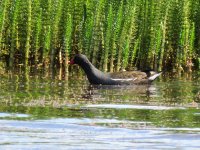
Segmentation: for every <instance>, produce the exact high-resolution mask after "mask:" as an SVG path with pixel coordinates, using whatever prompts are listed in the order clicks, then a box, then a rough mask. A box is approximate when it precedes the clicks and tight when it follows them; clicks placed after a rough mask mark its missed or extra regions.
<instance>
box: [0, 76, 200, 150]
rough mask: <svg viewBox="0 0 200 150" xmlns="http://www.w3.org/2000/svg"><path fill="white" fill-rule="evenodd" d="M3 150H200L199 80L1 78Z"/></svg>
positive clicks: (1, 135) (0, 113)
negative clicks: (128, 82) (110, 82)
mask: <svg viewBox="0 0 200 150" xmlns="http://www.w3.org/2000/svg"><path fill="white" fill-rule="evenodd" d="M0 82H1V83H0V88H1V90H0V104H1V105H0V139H1V140H0V149H47V148H48V149H76V150H77V149H188V150H191V149H200V142H199V141H200V140H199V139H200V110H199V100H200V95H199V91H200V86H199V85H200V80H199V79H198V76H196V75H191V76H187V77H185V76H184V77H179V78H177V77H173V78H170V79H169V78H168V77H162V78H160V79H158V80H157V81H156V82H154V83H153V84H152V85H148V86H147V85H140V86H134V85H133V86H90V85H89V84H88V82H87V80H85V78H78V77H73V78H72V77H71V78H70V79H69V80H58V79H50V78H42V77H38V76H34V77H29V80H24V79H23V77H20V76H14V77H12V78H8V77H1V81H0Z"/></svg>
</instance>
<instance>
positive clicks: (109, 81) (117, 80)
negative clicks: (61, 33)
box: [70, 54, 161, 85]
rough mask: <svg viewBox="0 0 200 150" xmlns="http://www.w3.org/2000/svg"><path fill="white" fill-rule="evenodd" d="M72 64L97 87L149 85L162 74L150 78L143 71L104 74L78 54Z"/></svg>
mask: <svg viewBox="0 0 200 150" xmlns="http://www.w3.org/2000/svg"><path fill="white" fill-rule="evenodd" d="M70 64H78V65H79V66H80V67H81V68H82V69H83V70H84V72H85V73H86V75H87V78H88V80H89V82H90V83H91V84H97V85H100V84H101V85H125V84H127V85H130V84H149V83H151V82H152V81H153V80H155V79H156V78H157V77H158V76H159V75H160V74H161V73H156V74H154V75H152V76H149V75H148V74H147V73H145V72H141V71H121V72H115V73H103V72H102V71H100V70H98V69H97V68H96V67H95V66H94V65H93V64H92V63H91V62H90V61H89V60H88V58H87V57H86V56H85V55H82V54H76V55H75V57H74V58H73V59H72V60H71V61H70Z"/></svg>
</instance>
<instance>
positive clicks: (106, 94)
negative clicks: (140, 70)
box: [82, 84, 157, 101]
mask: <svg viewBox="0 0 200 150" xmlns="http://www.w3.org/2000/svg"><path fill="white" fill-rule="evenodd" d="M156 91H157V90H156V86H154V85H153V84H152V85H124V86H117V85H88V87H87V88H85V90H84V92H83V94H82V98H84V99H88V100H102V99H103V101H105V100H106V101H108V100H119V99H121V101H122V100H123V99H125V100H129V101H131V100H135V99H137V100H138V99H141V100H143V101H149V100H150V98H151V97H152V96H153V95H155V94H156Z"/></svg>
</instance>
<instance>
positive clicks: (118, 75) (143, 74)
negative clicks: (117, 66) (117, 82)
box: [109, 71, 147, 80]
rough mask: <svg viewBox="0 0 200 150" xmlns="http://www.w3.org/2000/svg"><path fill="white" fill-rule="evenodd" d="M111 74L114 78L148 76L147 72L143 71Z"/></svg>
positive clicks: (142, 77)
mask: <svg viewBox="0 0 200 150" xmlns="http://www.w3.org/2000/svg"><path fill="white" fill-rule="evenodd" d="M109 76H110V77H111V78H112V79H137V80H138V79H139V80H140V79H145V78H147V74H146V73H145V72H141V71H121V72H114V73H110V74H109Z"/></svg>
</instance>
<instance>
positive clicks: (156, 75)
mask: <svg viewBox="0 0 200 150" xmlns="http://www.w3.org/2000/svg"><path fill="white" fill-rule="evenodd" d="M161 74H162V72H160V73H157V74H155V75H153V76H151V77H149V78H148V80H149V81H151V82H152V81H154V80H155V79H156V78H157V77H158V76H160V75H161Z"/></svg>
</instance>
